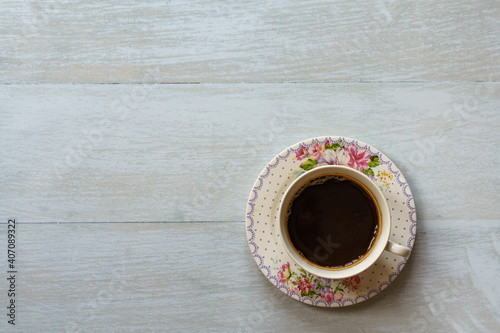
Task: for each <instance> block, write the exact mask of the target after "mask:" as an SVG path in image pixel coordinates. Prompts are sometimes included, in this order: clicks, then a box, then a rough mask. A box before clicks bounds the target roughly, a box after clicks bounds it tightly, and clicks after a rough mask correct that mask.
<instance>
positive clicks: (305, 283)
mask: <svg viewBox="0 0 500 333" xmlns="http://www.w3.org/2000/svg"><path fill="white" fill-rule="evenodd" d="M299 289H300V292H301V293H302V294H307V293H308V292H310V291H312V290H313V286H312V284H311V282H310V281H309V278H305V279H300V280H299Z"/></svg>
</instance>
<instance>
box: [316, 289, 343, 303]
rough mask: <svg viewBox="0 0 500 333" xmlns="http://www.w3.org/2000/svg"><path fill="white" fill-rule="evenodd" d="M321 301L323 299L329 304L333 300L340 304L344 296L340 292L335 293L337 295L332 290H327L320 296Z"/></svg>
mask: <svg viewBox="0 0 500 333" xmlns="http://www.w3.org/2000/svg"><path fill="white" fill-rule="evenodd" d="M321 299H324V300H325V301H326V302H327V303H331V302H333V301H335V300H337V301H339V302H342V299H344V294H343V293H342V292H340V291H337V293H335V292H333V291H332V290H329V291H327V292H326V293H324V294H323V295H321Z"/></svg>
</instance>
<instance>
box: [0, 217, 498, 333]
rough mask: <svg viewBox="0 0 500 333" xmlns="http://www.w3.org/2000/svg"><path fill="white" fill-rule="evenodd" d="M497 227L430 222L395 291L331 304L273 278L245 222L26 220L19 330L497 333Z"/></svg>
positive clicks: (21, 228)
mask: <svg viewBox="0 0 500 333" xmlns="http://www.w3.org/2000/svg"><path fill="white" fill-rule="evenodd" d="M499 224H500V220H493V221H479V220H473V221H463V220H462V221H461V220H454V221H450V223H448V224H447V223H444V224H442V223H441V222H440V221H428V220H423V221H421V223H420V229H419V234H418V238H417V242H416V247H415V249H414V252H413V254H412V256H411V258H410V260H409V262H408V264H407V265H406V267H405V269H404V270H403V271H402V273H401V274H400V276H399V277H398V278H397V279H396V280H395V281H394V282H393V283H392V284H391V285H390V286H389V287H388V288H387V289H386V290H384V291H383V292H382V293H381V294H380V295H377V296H376V297H374V298H373V299H371V300H368V301H366V302H363V303H361V304H358V305H355V306H351V307H346V308H343V309H321V308H315V307H311V306H308V305H305V304H301V303H299V302H296V301H294V300H292V299H290V298H289V297H287V296H286V295H285V294H283V293H281V292H280V291H278V290H277V289H276V288H275V287H274V286H272V285H271V283H269V282H268V281H267V280H266V278H265V277H264V275H262V274H261V272H260V271H259V269H258V267H257V265H256V264H255V262H254V261H253V258H252V257H251V255H250V251H249V248H248V245H247V242H246V240H245V237H244V234H245V233H244V223H243V222H238V223H191V224H181V223H129V224H123V223H105V224H103V223H91V224H21V223H20V224H18V266H19V267H18V270H19V274H18V288H19V295H18V325H16V330H17V331H19V332H34V331H44V332H46V331H51V332H137V331H148V332H166V331H168V332H186V331H188V332H195V331H196V332H199V331H203V332H235V331H236V332H275V331H277V330H281V331H287V332H301V331H314V332H331V331H332V330H340V331H344V330H345V331H350V332H358V331H359V332H388V331H398V332H401V331H405V332H429V331H432V332H451V331H456V332H497V331H498V327H499V325H500V317H499V315H498V314H499V313H500V293H499V290H498V288H497V284H496V283H495V281H498V276H499V275H500V251H499V248H498V244H499V241H500V229H499V227H498V226H499ZM450 226H451V227H450ZM5 230H6V228H5V225H4V224H3V225H2V227H1V228H0V237H1V239H4V238H5ZM179 244H182V246H179ZM2 288H3V284H2ZM2 325H6V323H5V321H4V320H2V321H0V327H5V326H2ZM13 331H14V330H13Z"/></svg>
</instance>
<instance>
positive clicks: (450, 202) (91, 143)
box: [0, 83, 500, 222]
mask: <svg viewBox="0 0 500 333" xmlns="http://www.w3.org/2000/svg"><path fill="white" fill-rule="evenodd" d="M123 100H125V102H124V101H123ZM0 101H1V102H0V105H1V106H0V108H1V110H2V114H1V115H2V118H1V119H2V120H1V123H0V131H1V133H2V134H3V135H2V141H1V145H2V147H1V149H0V156H1V159H0V163H1V164H0V167H1V170H2V172H3V175H4V177H5V178H4V179H6V183H5V185H4V186H3V192H2V194H1V197H0V199H1V200H0V207H2V210H3V211H5V212H6V213H7V215H8V216H17V217H18V218H19V219H20V220H21V221H31V222H43V221H45V222H54V221H61V222H88V221H92V222H98V221H241V220H242V219H243V218H244V211H245V205H246V200H247V198H248V195H249V193H250V189H251V187H252V185H253V183H254V181H255V179H256V177H257V176H258V174H259V173H260V171H261V170H262V168H264V166H265V165H266V164H267V163H268V162H269V161H270V160H271V159H272V158H273V157H274V156H275V155H277V154H278V153H279V152H281V151H282V150H283V149H285V148H287V147H288V146H290V145H292V144H294V143H296V142H298V141H301V140H304V139H307V138H310V137H314V136H321V135H345V136H349V137H353V138H356V139H358V140H361V141H364V142H367V143H369V144H371V145H373V146H374V147H376V148H378V149H380V150H382V151H383V152H384V153H385V154H387V155H388V156H389V157H390V158H391V159H392V160H393V161H394V162H395V163H396V164H397V165H398V166H399V167H400V169H401V170H402V172H403V173H404V174H405V176H406V178H407V179H408V181H409V184H410V186H411V188H412V190H413V193H414V195H415V198H416V204H417V208H418V216H419V218H423V219H494V218H498V217H499V216H500V208H499V207H498V205H496V204H495V203H497V202H498V195H497V193H498V187H499V177H498V172H497V166H498V165H499V162H500V161H499V159H498V153H495V152H498V145H499V144H500V137H499V135H498V133H499V131H500V113H499V110H498V106H499V105H500V91H499V84H498V83H436V84H428V83H426V84H423V83H419V84H405V85H401V84H277V85H276V84H201V85H150V86H146V87H144V86H141V85H76V86H74V85H68V86H66V85H41V86H40V85H34V86H25V85H13V86H3V87H0ZM478 164H480V165H481V167H480V170H481V171H480V172H479V171H478Z"/></svg>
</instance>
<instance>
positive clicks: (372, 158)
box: [370, 155, 378, 161]
mask: <svg viewBox="0 0 500 333" xmlns="http://www.w3.org/2000/svg"><path fill="white" fill-rule="evenodd" d="M370 160H372V161H378V156H377V155H373V156H370Z"/></svg>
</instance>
